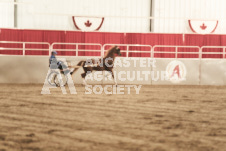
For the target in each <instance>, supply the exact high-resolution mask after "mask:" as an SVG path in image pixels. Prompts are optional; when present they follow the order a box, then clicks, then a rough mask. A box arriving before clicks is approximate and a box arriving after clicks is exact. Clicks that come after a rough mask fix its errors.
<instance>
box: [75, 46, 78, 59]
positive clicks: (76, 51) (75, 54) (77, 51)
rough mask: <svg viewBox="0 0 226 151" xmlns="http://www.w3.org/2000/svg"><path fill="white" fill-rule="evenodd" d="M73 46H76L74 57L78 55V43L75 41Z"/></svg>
mask: <svg viewBox="0 0 226 151" xmlns="http://www.w3.org/2000/svg"><path fill="white" fill-rule="evenodd" d="M75 46H76V54H75V55H76V57H78V44H77V43H76V44H75Z"/></svg>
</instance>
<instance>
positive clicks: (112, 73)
mask: <svg viewBox="0 0 226 151" xmlns="http://www.w3.org/2000/svg"><path fill="white" fill-rule="evenodd" d="M109 72H110V73H111V75H112V78H113V80H114V83H115V85H116V86H117V85H118V84H117V81H116V78H115V76H114V72H113V71H112V69H111V70H110V71H109Z"/></svg>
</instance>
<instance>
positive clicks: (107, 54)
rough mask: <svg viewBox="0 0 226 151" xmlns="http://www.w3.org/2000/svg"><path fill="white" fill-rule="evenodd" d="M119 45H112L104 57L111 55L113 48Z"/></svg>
mask: <svg viewBox="0 0 226 151" xmlns="http://www.w3.org/2000/svg"><path fill="white" fill-rule="evenodd" d="M116 47H117V46H112V47H111V48H110V49H108V50H107V52H106V53H105V55H104V58H105V57H107V56H109V54H110V53H111V52H112V50H113V49H115V48H116Z"/></svg>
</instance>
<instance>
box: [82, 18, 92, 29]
mask: <svg viewBox="0 0 226 151" xmlns="http://www.w3.org/2000/svg"><path fill="white" fill-rule="evenodd" d="M84 24H85V25H86V27H90V26H91V25H92V23H91V22H90V21H89V20H87V22H85V23H84Z"/></svg>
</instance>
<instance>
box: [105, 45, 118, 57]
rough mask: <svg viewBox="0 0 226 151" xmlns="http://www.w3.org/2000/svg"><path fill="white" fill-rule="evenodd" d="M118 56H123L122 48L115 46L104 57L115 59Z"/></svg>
mask: <svg viewBox="0 0 226 151" xmlns="http://www.w3.org/2000/svg"><path fill="white" fill-rule="evenodd" d="M116 54H117V55H119V56H121V53H120V48H119V47H118V46H113V47H111V48H110V49H109V50H108V51H107V52H106V53H105V56H104V57H105V58H106V57H113V58H114V57H115V55H116Z"/></svg>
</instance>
